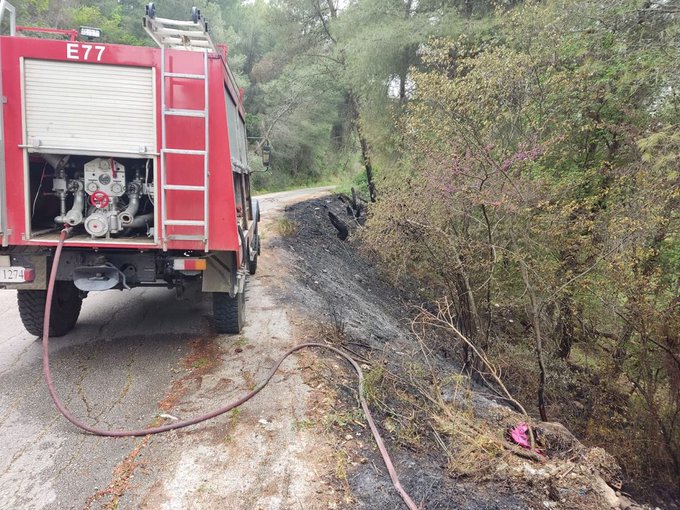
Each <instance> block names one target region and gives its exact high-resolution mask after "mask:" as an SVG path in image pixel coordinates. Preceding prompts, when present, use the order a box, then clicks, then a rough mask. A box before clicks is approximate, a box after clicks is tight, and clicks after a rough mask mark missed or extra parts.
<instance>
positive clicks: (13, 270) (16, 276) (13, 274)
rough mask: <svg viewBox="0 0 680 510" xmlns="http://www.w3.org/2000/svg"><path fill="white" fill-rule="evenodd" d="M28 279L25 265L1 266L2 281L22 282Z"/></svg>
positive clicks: (0, 280)
mask: <svg viewBox="0 0 680 510" xmlns="http://www.w3.org/2000/svg"><path fill="white" fill-rule="evenodd" d="M25 281H26V268H25V267H17V266H14V267H0V282H2V283H21V282H25Z"/></svg>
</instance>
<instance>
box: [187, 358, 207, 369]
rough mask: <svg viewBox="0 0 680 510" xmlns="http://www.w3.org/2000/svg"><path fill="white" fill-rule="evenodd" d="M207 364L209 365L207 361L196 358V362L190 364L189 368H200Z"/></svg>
mask: <svg viewBox="0 0 680 510" xmlns="http://www.w3.org/2000/svg"><path fill="white" fill-rule="evenodd" d="M208 363H209V361H208V359H207V358H198V359H197V360H195V361H194V362H193V363H192V364H191V367H192V368H202V367H204V366H206V365H207V364H208Z"/></svg>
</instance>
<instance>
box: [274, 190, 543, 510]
mask: <svg viewBox="0 0 680 510" xmlns="http://www.w3.org/2000/svg"><path fill="white" fill-rule="evenodd" d="M329 210H331V211H333V212H334V213H335V214H336V215H338V216H339V217H341V218H342V219H343V220H345V221H346V222H347V223H351V222H352V220H351V218H349V217H348V215H347V213H346V212H345V206H344V205H343V204H342V203H341V202H340V201H339V200H338V199H337V198H335V197H332V196H329V197H323V198H320V199H315V200H310V201H306V202H301V203H298V204H295V205H293V206H291V207H289V208H288V209H287V211H286V217H287V218H288V219H289V220H290V221H292V222H293V223H294V224H295V232H294V234H293V235H291V236H288V237H280V238H277V239H276V240H275V247H276V248H281V249H282V250H281V251H283V252H284V253H286V254H287V257H288V258H289V259H290V264H289V265H290V267H293V268H294V270H293V271H292V274H293V275H294V278H295V280H294V281H293V282H291V285H290V286H289V288H288V291H289V299H290V301H291V302H294V303H296V304H297V305H298V306H299V307H301V308H302V309H304V310H305V312H306V314H307V315H308V316H309V317H314V318H316V320H317V321H319V322H320V323H322V324H326V325H327V329H325V330H324V331H323V332H324V333H326V334H327V335H326V337H324V335H323V334H322V335H321V336H322V337H323V338H321V339H322V340H327V339H328V338H327V336H328V335H330V336H331V337H333V336H335V335H334V333H336V334H337V333H339V334H340V336H342V337H343V339H342V340H341V343H343V344H345V345H347V346H348V347H349V348H350V349H351V350H353V351H354V352H355V353H356V354H358V355H362V357H365V359H371V360H377V359H380V361H381V362H382V363H384V364H385V365H386V366H391V367H392V368H393V369H394V370H395V371H398V370H399V367H400V366H401V361H403V359H404V358H409V357H412V356H415V355H416V351H417V344H416V343H415V341H414V339H413V338H412V336H411V334H410V318H411V317H413V316H414V314H415V313H414V305H415V304H417V303H418V300H417V296H416V295H415V294H414V293H412V292H410V291H408V290H404V289H398V288H395V287H394V286H392V285H391V284H390V283H389V282H388V281H386V279H385V278H384V276H383V275H382V274H381V273H380V272H379V271H378V270H377V269H376V267H375V266H374V264H373V263H372V262H371V261H370V260H367V258H365V257H364V256H362V254H360V250H359V247H360V243H359V241H358V240H356V239H353V238H350V239H349V240H347V241H344V242H343V241H341V240H340V239H338V238H337V235H336V234H337V231H336V230H335V228H334V227H333V226H332V225H331V223H330V221H329V219H328V211H329ZM336 340H337V338H336ZM451 370H453V371H457V370H456V368H455V367H453V366H452V367H451ZM327 375H328V377H329V379H331V380H332V378H333V377H337V375H336V374H327ZM355 386H356V382H355V381H354V380H353V378H352V376H351V374H349V373H348V374H346V375H345V376H343V381H342V386H341V388H340V389H339V390H338V393H337V395H336V396H337V398H339V399H340V401H341V402H342V405H344V406H348V407H350V408H351V407H353V406H354V407H355V406H356V397H355V393H354V387H355ZM376 418H377V422H378V424H379V426H380V423H385V422H386V420H387V418H388V416H387V415H386V414H385V413H381V412H379V411H378V412H377V413H376ZM357 421H358V420H357ZM350 430H351V431H350ZM348 431H350V432H349V435H352V434H354V435H356V434H357V432H358V433H360V434H362V436H361V437H363V440H362V441H361V442H360V443H361V445H360V446H359V445H356V444H354V445H352V446H349V447H347V446H346V447H347V448H348V449H349V450H351V453H349V454H348V455H349V456H350V458H358V459H359V461H358V462H356V461H350V466H349V468H348V469H347V473H346V482H347V484H348V486H349V489H350V490H351V494H352V496H353V498H354V499H353V501H352V502H351V503H350V504H349V505H348V508H366V509H369V508H370V509H391V508H401V507H402V505H403V502H402V501H401V498H400V497H399V495H398V494H397V493H396V492H395V490H394V488H393V486H392V483H391V481H390V478H389V475H388V473H387V470H386V468H385V466H384V464H383V462H382V459H381V457H380V455H379V453H378V452H377V450H376V449H375V448H374V445H373V441H372V438H371V437H370V431H368V429H364V428H363V427H361V426H359V425H356V424H353V426H351V427H344V428H343V427H337V429H336V433H337V434H338V435H339V437H340V439H341V442H343V443H344V442H345V441H346V438H347V437H349V435H348V434H346V432H348ZM383 431H384V428H383ZM383 433H384V434H385V440H386V442H387V445H388V448H389V451H390V453H391V455H392V457H393V461H394V462H395V466H396V468H397V471H398V473H399V476H400V479H401V482H402V484H403V486H404V487H405V489H406V490H407V492H408V493H409V494H410V495H411V496H412V497H413V499H414V500H415V501H416V502H417V503H418V504H421V503H423V502H424V503H425V505H424V508H426V509H432V510H434V509H452V508H457V509H470V510H477V509H479V510H481V509H488V510H492V509H494V510H495V509H499V510H500V509H526V508H529V507H532V506H533V503H535V502H533V503H532V501H530V500H527V498H526V497H525V496H523V495H521V494H518V493H517V491H516V490H514V489H513V488H512V487H509V486H503V485H502V484H498V483H493V484H484V483H482V484H480V483H479V482H477V481H474V482H472V481H470V482H466V481H461V480H455V479H454V478H452V477H451V476H449V474H447V472H446V469H445V466H446V463H447V459H446V458H445V456H444V455H442V454H441V452H438V451H436V450H434V449H432V448H431V447H430V446H429V445H424V446H423V448H420V449H418V450H416V449H414V448H413V447H412V446H410V445H405V444H400V442H399V439H398V438H397V437H395V436H394V435H391V434H389V432H387V431H384V432H383ZM351 464H355V465H353V466H352V465H351Z"/></svg>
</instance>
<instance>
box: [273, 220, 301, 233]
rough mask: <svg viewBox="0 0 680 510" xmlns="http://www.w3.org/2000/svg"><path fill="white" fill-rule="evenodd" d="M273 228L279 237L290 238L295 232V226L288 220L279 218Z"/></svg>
mask: <svg viewBox="0 0 680 510" xmlns="http://www.w3.org/2000/svg"><path fill="white" fill-rule="evenodd" d="M275 228H276V231H277V232H278V234H279V235H280V236H281V237H291V236H293V235H295V233H296V232H297V225H296V224H295V222H294V221H292V220H289V219H288V218H279V219H278V220H276V223H275Z"/></svg>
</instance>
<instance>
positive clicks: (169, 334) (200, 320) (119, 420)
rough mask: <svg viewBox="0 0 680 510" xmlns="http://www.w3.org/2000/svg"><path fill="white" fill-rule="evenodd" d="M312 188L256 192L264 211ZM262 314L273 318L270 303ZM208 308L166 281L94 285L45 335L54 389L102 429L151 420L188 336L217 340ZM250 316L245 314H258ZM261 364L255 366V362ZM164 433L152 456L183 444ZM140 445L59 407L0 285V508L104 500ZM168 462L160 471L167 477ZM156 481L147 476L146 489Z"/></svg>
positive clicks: (10, 296) (174, 376) (37, 345)
mask: <svg viewBox="0 0 680 510" xmlns="http://www.w3.org/2000/svg"><path fill="white" fill-rule="evenodd" d="M319 191H322V190H319V189H315V190H305V191H293V192H286V193H277V194H272V195H267V196H263V197H260V201H261V206H262V210H263V211H269V212H270V213H269V214H268V215H267V216H269V217H271V216H272V215H273V214H275V213H274V212H272V211H274V210H276V209H277V208H279V207H282V206H283V205H285V203H287V202H289V201H291V200H293V201H294V200H299V199H301V198H304V197H305V196H307V195H309V194H310V193H318V192H319ZM262 282H265V283H262ZM258 285H259V286H260V287H262V288H261V289H260V290H258V289H257V285H256V287H255V289H254V290H253V291H252V292H257V293H266V291H267V290H266V285H267V283H266V279H264V280H261V281H260V283H258ZM251 300H252V296H251ZM258 301H260V300H259V299H258ZM272 306H275V305H270V310H271V307H272ZM251 308H252V307H251ZM255 313H257V312H255ZM260 313H261V314H263V315H266V317H267V320H271V317H272V315H271V314H272V312H271V311H267V310H261V311H260ZM210 315H211V305H210V302H209V301H203V302H200V303H189V302H186V301H178V300H176V299H175V295H174V291H171V290H166V289H157V288H154V289H135V290H132V291H125V292H121V291H108V292H104V293H96V294H95V293H92V294H91V295H90V296H88V297H87V299H85V300H84V302H83V309H82V312H81V315H80V319H79V321H78V324H77V326H76V328H75V329H74V331H73V332H72V333H70V334H69V335H67V336H66V337H64V338H58V339H53V340H51V342H50V356H51V366H52V370H53V377H54V379H55V381H56V386H57V390H58V391H59V393H60V394H61V396H62V398H63V399H64V401H65V403H66V405H67V406H68V407H69V408H70V409H71V410H72V411H73V413H74V414H75V415H77V416H79V417H82V418H84V419H85V420H86V421H88V422H90V423H93V424H96V425H98V426H101V427H108V428H140V427H144V426H148V425H150V424H151V423H152V422H153V421H154V420H158V414H159V412H160V411H159V405H158V403H159V402H161V401H162V400H163V399H166V398H168V395H169V394H171V393H172V391H173V388H174V386H173V382H175V381H177V380H178V379H181V378H182V377H185V376H186V374H187V373H188V372H190V371H191V370H190V367H189V368H187V366H186V364H183V363H181V361H182V360H183V359H186V357H187V355H188V354H189V353H190V352H191V350H192V344H191V342H192V341H194V342H195V341H196V339H202V338H210V339H211V340H210V341H216V340H217V341H220V339H219V338H217V335H215V334H214V332H211V328H210ZM249 317H250V318H249V322H252V321H256V319H257V316H256V315H255V316H254V315H252V314H251V315H250V316H249ZM250 327H252V326H250ZM222 340H223V341H224V342H226V343H229V342H232V341H233V340H230V339H227V340H224V339H222ZM218 343H219V342H218ZM226 343H225V345H226ZM220 348H221V347H220ZM260 359H261V358H260ZM257 363H259V364H261V362H260V361H258V362H257ZM246 368H248V367H246ZM259 369H260V368H259V365H256V367H255V368H253V371H256V370H259ZM262 369H264V367H262ZM241 371H243V369H241ZM236 375H238V372H237V373H236ZM236 375H234V377H236ZM256 375H257V374H256ZM222 379H225V378H224V377H222ZM225 380H226V379H225ZM189 395H190V396H189V397H188V399H185V401H184V402H183V406H184V408H186V409H188V412H189V411H191V410H192V405H193V404H195V405H193V407H195V408H202V407H204V406H207V408H211V407H213V406H214V404H213V403H212V402H209V401H208V402H202V403H200V405H199V404H196V403H193V404H192V402H191V392H189ZM203 400H205V399H203ZM192 414H194V413H191V412H189V415H192ZM255 423H257V422H255ZM265 423H267V422H266V420H265ZM291 428H292V427H291ZM164 441H165V443H164V444H165V445H166V446H165V448H166V449H165V450H163V449H160V450H158V451H157V453H156V457H157V458H159V459H160V458H164V457H166V456H171V455H180V454H181V453H182V452H181V451H177V450H178V449H179V450H181V448H182V445H181V443H179V444H171V442H169V440H167V439H165V440H164ZM139 445H140V440H138V439H128V438H126V439H110V438H100V437H95V436H91V435H87V434H84V433H81V432H80V431H78V430H77V429H75V428H74V427H73V426H72V425H71V424H70V423H68V422H67V421H66V420H65V419H64V418H62V417H61V415H59V414H58V413H57V411H56V409H55V408H54V406H53V404H52V401H51V400H50V397H49V394H48V392H47V389H46V387H45V383H44V381H43V376H42V369H41V342H40V340H39V339H37V338H35V337H34V336H32V335H30V334H28V333H27V332H26V331H25V330H24V329H23V326H22V324H21V321H20V318H19V314H18V310H17V306H16V293H15V291H6V290H5V291H0V509H10V508H11V509H18V508H36V509H43V508H60V509H61V508H89V507H93V508H94V507H101V506H103V503H104V501H110V500H111V498H110V497H108V499H107V498H105V497H102V494H101V491H108V492H110V491H111V490H113V491H114V492H115V491H116V490H117V489H116V487H115V479H116V477H118V478H121V477H122V478H123V481H124V482H126V483H127V482H129V479H127V478H126V476H127V475H126V473H125V472H123V473H122V474H121V466H123V468H124V467H125V466H124V464H125V462H124V461H125V459H126V458H128V459H129V458H130V454H131V451H133V450H134V449H135V448H136V447H137V446H139ZM133 458H134V457H133ZM178 458H179V457H178ZM172 469H175V468H172ZM172 469H171V468H170V467H169V468H168V469H167V470H165V471H167V473H166V475H167V476H170V475H169V474H168V473H172V472H173V471H172ZM123 471H124V469H123ZM163 473H164V471H163V470H160V471H159V472H158V475H157V476H158V477H161V478H162V477H163V476H164V475H163ZM172 476H175V477H176V474H175V475H172ZM112 478H113V480H114V482H112ZM128 478H129V477H128ZM162 482H163V480H155V482H154V480H149V481H147V482H145V483H146V489H144V490H149V491H150V490H151V489H150V488H149V487H151V486H152V484H153V483H156V485H158V484H159V483H162ZM112 483H113V486H112ZM128 485H129V484H128ZM112 487H113V489H112ZM140 490H141V489H140ZM120 491H121V492H123V489H120ZM98 492H99V493H100V494H99V496H97V493H98ZM152 492H153V491H152ZM108 496H110V494H109V495H108ZM157 497H160V496H157ZM166 497H168V496H167V495H165V496H163V498H166ZM114 499H115V498H114ZM161 499H162V498H161ZM142 500H143V497H142V496H141V495H137V496H135V497H130V498H129V499H128V501H129V502H130V503H128V504H127V505H122V506H123V507H128V508H133V507H134V508H136V507H138V505H141V501H142ZM122 501H123V502H125V501H126V500H125V498H122ZM133 501H134V502H135V503H132V502H133ZM116 505H117V503H116ZM146 506H147V507H151V508H152V507H155V506H156V505H155V504H153V503H151V504H148V505H146ZM158 506H159V507H160V506H163V507H168V506H167V504H165V503H164V504H163V505H161V504H160V503H159V504H158ZM169 507H172V508H179V507H184V505H183V504H180V505H179V506H173V505H170V506H169ZM233 508H236V507H233ZM272 508H274V507H272ZM282 508H283V507H282Z"/></svg>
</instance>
